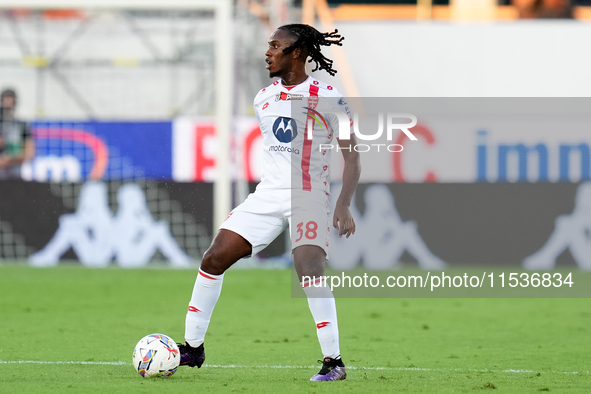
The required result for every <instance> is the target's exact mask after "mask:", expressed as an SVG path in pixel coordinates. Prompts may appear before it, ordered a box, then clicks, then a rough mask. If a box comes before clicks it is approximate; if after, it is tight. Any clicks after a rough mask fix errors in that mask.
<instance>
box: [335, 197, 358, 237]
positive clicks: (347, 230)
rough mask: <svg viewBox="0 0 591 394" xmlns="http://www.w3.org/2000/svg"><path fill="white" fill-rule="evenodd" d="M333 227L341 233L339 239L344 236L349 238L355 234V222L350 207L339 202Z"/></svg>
mask: <svg viewBox="0 0 591 394" xmlns="http://www.w3.org/2000/svg"><path fill="white" fill-rule="evenodd" d="M332 225H333V226H334V228H335V229H336V230H337V231H338V232H339V238H341V237H342V236H343V235H346V237H347V238H349V237H350V236H351V235H352V234H355V221H354V220H353V215H351V210H349V207H348V206H346V205H345V204H342V203H339V202H338V201H337V205H336V207H335V209H334V217H333V220H332Z"/></svg>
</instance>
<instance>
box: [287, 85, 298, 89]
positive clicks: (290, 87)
mask: <svg viewBox="0 0 591 394" xmlns="http://www.w3.org/2000/svg"><path fill="white" fill-rule="evenodd" d="M296 86H297V85H293V86H284V88H285V89H287V90H291V89H293V88H295V87H296Z"/></svg>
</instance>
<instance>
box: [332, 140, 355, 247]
mask: <svg viewBox="0 0 591 394" xmlns="http://www.w3.org/2000/svg"><path fill="white" fill-rule="evenodd" d="M356 144H357V140H356V138H355V135H351V139H349V140H339V146H340V147H341V152H343V158H344V159H345V167H344V169H343V188H342V189H341V194H340V195H339V198H338V200H337V203H336V206H335V209H334V218H333V221H332V225H333V226H334V228H335V229H336V230H337V231H338V232H339V238H340V237H342V236H343V235H346V237H347V238H349V236H351V234H355V221H354V220H353V215H351V210H350V209H349V206H350V205H351V200H352V199H353V193H355V188H356V187H357V182H359V176H360V175H361V162H360V160H359V153H357V152H356V151H355V150H354V149H353V147H354V146H355V145H356Z"/></svg>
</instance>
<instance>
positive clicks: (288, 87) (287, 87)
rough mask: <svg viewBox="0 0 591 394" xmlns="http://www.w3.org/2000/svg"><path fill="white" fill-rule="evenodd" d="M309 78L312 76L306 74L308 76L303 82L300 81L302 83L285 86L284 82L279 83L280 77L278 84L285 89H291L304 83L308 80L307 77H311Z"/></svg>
mask: <svg viewBox="0 0 591 394" xmlns="http://www.w3.org/2000/svg"><path fill="white" fill-rule="evenodd" d="M311 78H312V77H311V76H310V75H308V78H306V79H305V80H304V82H302V83H299V84H297V85H291V86H285V85H284V84H282V83H281V79H280V80H279V85H281V87H282V88H285V89H287V90H289V91H291V90H292V89H293V88H295V87H298V86H300V85H303V84H305V83H306V82H308V80H309V79H311Z"/></svg>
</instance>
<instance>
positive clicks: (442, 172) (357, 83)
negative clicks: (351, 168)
mask: <svg viewBox="0 0 591 394" xmlns="http://www.w3.org/2000/svg"><path fill="white" fill-rule="evenodd" d="M301 21H303V22H305V23H309V24H313V25H315V26H316V27H317V28H318V29H319V30H323V31H326V30H329V29H333V28H334V27H336V28H338V29H339V32H341V33H342V34H343V35H344V36H345V37H346V40H345V42H344V44H345V45H344V46H343V47H342V48H336V49H334V48H333V49H330V48H329V49H328V50H327V52H328V57H330V58H333V59H334V60H335V63H336V69H337V70H339V73H338V74H337V76H336V77H335V78H330V77H329V76H328V75H325V74H322V73H320V74H319V75H317V77H318V78H319V79H321V80H324V81H326V82H328V83H330V84H332V85H334V86H336V87H337V88H338V89H339V91H340V92H341V93H342V94H343V95H345V96H350V97H355V96H363V97H498V98H503V97H585V96H588V95H589V91H591V79H589V77H588V75H589V72H588V70H589V69H590V68H591V55H589V51H587V50H586V44H587V37H589V35H590V33H591V24H589V23H588V21H591V2H590V1H587V0H572V1H569V0H544V1H540V0H498V1H497V0H449V1H447V0H417V1H414V0H395V1H379V0H373V1H371V2H370V1H360V0H357V1H326V0H300V1H297V0H294V1H292V0H266V1H265V0H260V1H254V0H234V1H232V0H190V1H189V0H168V1H163V0H144V1H137V0H120V1H115V0H111V1H98V0H85V1H82V0H78V1H77V0H18V1H14V0H0V89H2V90H4V89H7V88H11V89H14V90H15V91H16V92H17V94H18V107H17V111H16V117H17V118H18V119H22V120H25V121H27V122H29V124H30V125H31V130H32V138H33V140H34V143H35V156H34V157H33V158H32V159H31V160H30V161H28V162H26V163H24V164H23V166H22V168H21V178H22V179H6V180H0V259H2V260H5V261H27V260H30V262H31V264H33V265H40V266H48V265H54V264H57V261H56V257H55V256H58V257H57V259H58V260H82V263H83V264H85V265H89V266H105V265H108V264H120V265H122V266H136V267H137V266H143V265H146V264H149V263H150V262H153V261H169V260H170V261H172V264H173V265H176V266H186V264H187V259H186V257H187V256H188V258H189V260H190V261H199V260H200V258H201V256H202V255H203V252H204V251H205V249H206V248H207V245H208V244H209V242H210V240H211V237H212V234H213V232H214V229H215V228H217V225H219V223H220V222H221V221H222V220H223V219H224V218H225V217H226V215H227V213H228V212H229V210H230V209H231V208H232V206H235V205H237V204H238V203H240V202H241V201H242V200H243V199H244V197H245V196H246V194H247V193H248V191H249V189H252V187H253V185H254V184H256V182H257V181H258V177H259V174H260V162H259V154H258V150H257V149H259V147H260V145H259V143H260V139H259V131H258V126H257V122H256V120H255V119H254V116H253V109H252V100H253V98H254V96H255V95H256V93H257V92H258V91H259V90H260V89H261V88H263V87H264V86H267V85H268V84H269V83H270V80H269V78H268V76H267V73H266V70H265V68H264V53H265V51H266V46H267V38H268V37H269V35H270V34H271V32H272V31H273V30H274V29H275V28H276V27H278V26H280V25H282V24H286V23H291V22H301ZM484 127H486V125H484ZM479 132H480V134H478V133H479ZM485 134H486V133H485ZM485 134H483V133H482V130H480V129H478V130H473V131H472V132H471V133H470V134H469V135H468V136H467V138H465V139H462V140H461V141H459V140H458V141H454V140H450V137H449V136H447V137H446V135H444V134H443V133H441V132H439V133H438V131H437V130H436V129H434V130H431V134H430V135H429V136H425V135H424V136H423V137H424V138H423V142H422V143H421V146H420V147H419V148H417V150H416V151H415V152H413V155H414V156H412V157H411V156H410V154H409V155H408V157H405V158H403V159H402V162H400V161H398V162H394V163H393V164H392V166H390V168H388V169H387V170H385V171H384V173H383V174H379V176H377V175H376V174H371V173H364V174H363V176H362V180H361V183H362V184H361V186H360V190H362V191H365V190H367V189H368V187H369V186H368V185H369V184H370V183H373V182H380V183H383V184H387V185H389V189H388V190H390V192H391V193H393V195H394V196H395V197H396V198H397V200H396V209H397V210H398V213H399V214H400V216H401V218H402V219H403V220H412V221H415V222H416V223H418V228H419V232H420V234H421V236H422V239H423V240H424V242H425V244H426V245H427V247H428V248H429V249H430V251H431V252H432V253H433V254H434V255H436V256H438V257H440V258H441V259H443V260H444V261H446V262H448V263H449V264H464V265H466V264H475V265H481V264H502V265H514V266H516V267H520V266H521V265H522V262H523V260H524V259H525V258H526V257H527V256H529V255H531V254H532V253H534V252H535V251H536V250H538V249H540V248H541V247H542V245H543V244H544V243H545V242H546V240H547V239H548V237H549V236H550V234H551V233H552V231H553V229H554V223H555V220H556V218H557V217H558V216H559V215H564V214H570V213H571V212H572V211H573V209H574V207H575V196H576V193H577V189H578V188H579V184H580V183H581V182H584V181H587V180H589V178H590V166H591V164H590V158H589V146H591V133H589V132H588V131H586V130H585V129H584V128H583V129H582V130H574V131H573V130H561V131H560V132H559V133H549V132H540V133H537V134H536V133H535V132H532V131H531V130H517V131H516V132H514V133H513V132H511V133H505V134H503V133H500V134H498V135H495V134H494V133H493V132H490V134H488V138H489V139H488V140H486V141H485V142H483V138H485ZM446 138H447V139H446ZM455 143H457V144H465V150H464V152H465V155H464V156H465V157H464V156H462V157H459V158H454V160H456V161H457V165H455V166H450V167H449V168H448V167H446V166H445V165H443V166H441V167H438V166H439V164H440V163H436V162H433V159H432V157H444V156H442V155H443V153H442V151H441V150H438V149H440V148H441V147H442V146H443V147H444V146H446V145H445V144H455ZM528 143H531V144H534V143H535V144H542V145H544V146H545V149H546V150H545V152H546V156H547V157H546V159H545V160H546V161H544V162H543V163H542V161H543V160H542V157H539V158H536V157H528V156H527V155H528V154H527V153H524V155H525V159H524V160H525V161H523V160H521V156H519V160H520V161H519V162H518V160H517V159H518V158H517V156H516V157H515V159H514V160H513V159H511V160H513V161H508V162H507V163H509V164H507V166H508V167H510V168H509V169H508V170H507V172H504V174H505V175H506V176H505V178H503V177H502V176H501V174H500V171H501V170H500V168H501V167H502V163H500V162H498V163H497V162H494V163H492V164H490V168H497V167H498V168H499V173H497V172H494V171H493V170H490V171H489V172H488V173H486V174H485V175H484V176H483V173H482V171H481V170H482V165H481V166H480V167H479V163H478V160H477V158H476V155H477V152H478V149H481V148H482V147H483V146H484V145H486V144H488V145H487V146H488V147H489V148H490V149H491V151H492V150H493V149H497V148H498V147H500V146H501V145H506V146H518V145H519V144H528ZM462 146H464V145H462ZM565 147H566V148H565ZM569 147H573V148H572V149H571V150H572V151H573V154H572V155H570V153H569V152H570V151H569V149H570V148H569ZM441 149H443V148H441ZM499 149H500V148H499ZM520 154H521V153H520ZM540 155H542V154H541V153H540ZM491 156H492V153H491ZM491 160H492V159H491ZM405 163H406V165H405ZM425 163H426V164H425ZM524 163H525V164H524ZM528 163H530V165H529V167H528V165H527V164H528ZM544 163H545V164H544ZM481 164H482V163H481ZM335 165H336V166H337V167H338V163H337V164H335ZM403 165H404V166H405V167H404V171H403V168H402V166H403ZM544 165H546V166H547V167H548V168H546V170H544V169H543V168H542V167H543V166H544ZM479 171H480V172H479ZM337 173H338V171H335V172H334V174H335V175H334V176H335V178H336V179H335V181H338V174H337ZM545 173H547V174H548V175H547V177H544V176H542V174H545ZM93 182H101V183H102V184H104V185H105V187H104V188H102V189H101V188H88V190H90V191H89V192H88V193H87V194H88V195H90V197H89V200H88V201H90V202H89V203H88V204H86V205H85V204H83V203H82V199H81V198H80V195H81V191H82V190H83V189H84V188H85V185H88V184H94V183H93ZM126 184H134V185H137V187H138V188H139V189H140V190H141V191H142V193H140V194H141V195H142V196H143V199H142V197H137V196H136V197H131V199H132V200H130V201H131V203H130V204H131V208H129V206H130V205H129V204H128V205H126V206H127V207H128V208H126V209H130V210H131V211H132V212H135V214H131V215H128V216H126V215H125V212H123V211H124V209H123V205H124V204H125V202H124V201H125V200H122V199H123V198H124V197H122V195H123V194H122V193H119V191H120V190H121V186H122V185H126ZM101 193H103V194H104V193H106V194H105V195H103V194H101ZM360 193H361V192H358V199H357V200H358V206H359V209H360V211H363V206H364V202H363V201H362V197H363V196H360V195H359V194H360ZM130 195H131V194H130ZM425 195H429V196H437V200H438V201H441V204H439V205H437V204H435V205H434V204H432V203H431V202H430V201H429V200H425V201H421V204H417V201H419V200H420V198H421V196H425ZM486 196H488V197H490V198H493V199H495V200H496V201H499V203H498V204H496V205H494V206H493V207H492V208H491V206H490V204H486V203H482V204H481V205H478V204H476V202H478V201H484V200H483V199H485V197H486ZM133 198H135V200H133ZM462 198H463V199H464V200H461V199H462ZM458 199H460V201H459V203H458V204H456V205H455V208H450V207H449V204H447V202H449V201H458ZM532 201H533V203H532ZM503 203H506V204H505V205H503ZM458 205H459V206H460V208H458ZM462 207H470V209H468V210H466V209H463V208H462ZM442 212H445V213H446V214H443V213H442ZM67 214H69V215H70V216H69V217H70V218H76V220H77V221H71V222H73V223H77V224H75V225H71V226H70V228H69V230H67V225H66V224H64V222H65V221H66V220H60V217H62V215H67ZM85 215H86V216H85ZM66 217H68V216H66ZM101 218H102V219H105V218H106V219H105V220H107V222H108V221H111V222H112V223H117V225H118V226H119V227H120V230H121V229H122V230H121V231H123V232H125V231H129V232H132V233H133V232H134V231H135V232H137V233H138V234H140V233H142V232H143V233H144V234H145V233H150V232H151V233H153V234H156V233H157V234H159V235H155V236H153V238H149V237H148V238H149V241H147V243H145V244H141V245H135V246H134V247H135V248H136V249H131V250H132V251H133V250H136V251H138V250H140V249H141V251H142V253H140V254H142V256H143V255H146V256H147V257H146V256H144V257H142V258H140V257H138V258H137V261H129V258H125V257H120V256H122V255H123V254H124V253H123V252H122V251H119V252H120V253H119V254H118V253H117V251H114V252H113V253H112V254H111V255H109V256H106V257H105V258H103V259H102V260H101V261H94V260H93V259H90V260H89V261H87V260H88V259H86V260H85V258H83V257H81V256H80V254H81V253H76V250H79V251H80V250H82V249H84V248H86V249H87V250H88V251H89V252H92V247H98V248H104V247H105V245H107V246H106V247H107V248H108V247H112V248H113V250H115V249H116V248H121V249H125V248H131V246H129V245H123V242H121V243H120V244H118V246H115V245H109V242H110V243H114V241H112V240H111V241H109V240H106V241H103V243H102V244H100V245H94V246H92V245H91V246H89V245H82V243H80V242H81V241H80V240H79V239H78V238H76V235H68V234H72V233H76V229H77V228H78V229H80V228H85V229H88V228H91V229H92V231H94V232H95V234H94V237H95V240H96V238H100V232H101V231H104V232H107V233H108V232H109V229H110V228H111V227H108V225H104V226H103V227H101V226H102V225H100V224H97V223H98V222H100V221H101V220H102V219H101ZM85 220H86V222H85ZM479 220H480V221H479ZM511 220H513V222H512V221H511ZM88 221H90V222H92V223H93V224H91V225H89V226H90V227H76V226H82V224H81V223H88ZM515 221H519V223H520V225H519V226H514V225H513V224H514V222H515ZM590 221H591V219H590ZM111 222H109V223H111ZM467 222H469V225H466V223H467ZM101 223H102V222H101ZM158 223H165V227H166V229H167V231H164V232H160V233H158V232H157V231H163V230H157V228H160V227H161V226H160V227H159V225H158ZM590 225H591V223H590ZM72 226H74V227H72ZM126 226H127V227H126ZM450 227H452V228H455V229H458V231H455V232H453V233H450V232H449V231H448V229H449V228H450ZM507 227H511V228H513V233H511V231H508V232H506V231H505V230H506V229H507ZM60 228H61V229H62V230H60ZM72 228H74V230H72ZM532 228H533V229H534V230H532ZM105 229H106V230H105ZM126 229H127V230H126ZM60 231H61V235H59V236H58V233H59V232H60ZM68 231H70V232H69V233H68ZM478 231H481V233H484V235H482V236H480V237H476V236H475V235H474V234H476V233H477V232H478ZM97 234H98V235H97ZM162 234H164V235H162ZM167 234H169V235H167ZM499 234H507V236H506V237H505V238H503V237H502V236H500V235H499ZM514 236H517V237H519V236H521V238H520V239H518V240H515V239H514ZM59 237H62V238H61V241H60V240H56V239H57V238H59ZM470 237H472V238H470ZM91 238H92V237H91ZM163 238H166V239H167V241H158V242H157V241H156V239H159V240H161V239H163ZM52 239H53V241H52V242H53V245H52V246H51V247H49V246H48V244H50V243H51V242H50V241H51V240H52ZM171 240H172V241H171ZM58 241H59V242H62V245H57V243H59V242H58ZM66 241H67V242H66ZM68 242H69V243H68ZM75 243H78V246H77V247H73V245H74V244H75ZM129 243H133V240H129ZM507 243H509V244H507ZM121 245H123V246H121ZM175 245H178V248H177V249H175ZM355 247H356V248H361V247H362V246H355ZM76 248H79V249H76ZM80 248H82V249H80ZM49 249H51V250H49ZM178 249H180V251H179V250H178ZM126 250H127V249H126ZM285 251H286V243H285V241H284V240H283V239H280V240H278V242H277V243H276V245H274V246H273V247H272V248H270V250H269V251H267V252H265V254H264V255H262V256H259V258H258V259H255V260H254V263H253V264H254V265H255V266H256V264H260V265H261V266H262V265H264V264H265V261H271V260H266V258H268V257H277V256H282V255H283V254H284V253H285ZM144 252H145V253H144ZM31 256H35V257H31ZM356 256H359V259H357V260H356V261H353V262H350V263H349V266H348V267H347V268H352V266H354V265H356V264H361V260H362V258H361V256H360V252H358V253H357V255H356ZM119 257H120V260H121V261H119ZM396 259H397V260H400V261H403V262H408V263H410V264H414V262H415V261H416V260H418V258H417V257H416V256H412V255H409V254H408V253H405V254H403V255H402V256H400V257H397V258H396ZM111 260H112V262H111V263H109V261H111ZM132 260H133V259H132ZM276 260H277V261H279V263H278V264H283V263H282V262H281V261H283V260H282V259H274V260H272V261H273V262H275V261H276ZM396 263H397V262H388V263H385V264H384V266H383V267H379V268H392V267H394V266H395V265H396ZM419 263H420V261H419ZM559 263H560V264H563V265H565V266H568V265H571V266H572V265H575V264H577V263H578V264H579V265H580V266H582V263H581V262H578V261H575V259H574V258H573V257H572V256H571V255H570V254H569V253H568V252H565V253H562V254H561V255H560V256H559ZM336 268H338V267H336ZM589 268H591V267H589Z"/></svg>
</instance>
